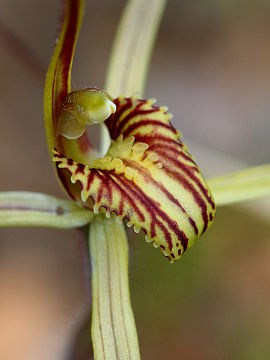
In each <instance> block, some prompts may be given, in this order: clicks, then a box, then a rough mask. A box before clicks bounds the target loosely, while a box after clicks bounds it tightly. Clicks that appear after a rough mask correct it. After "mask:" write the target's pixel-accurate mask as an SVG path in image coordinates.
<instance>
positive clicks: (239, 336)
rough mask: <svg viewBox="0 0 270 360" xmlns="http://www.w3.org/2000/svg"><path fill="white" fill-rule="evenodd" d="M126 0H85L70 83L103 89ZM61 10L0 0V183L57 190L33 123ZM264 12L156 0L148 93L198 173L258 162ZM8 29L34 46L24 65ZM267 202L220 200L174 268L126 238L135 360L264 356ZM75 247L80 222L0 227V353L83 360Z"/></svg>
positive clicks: (265, 123)
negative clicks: (138, 355) (170, 117)
mask: <svg viewBox="0 0 270 360" xmlns="http://www.w3.org/2000/svg"><path fill="white" fill-rule="evenodd" d="M124 4H125V1H120V0H114V1H112V0H103V1H92V0H88V1H87V8H86V14H85V18H84V22H83V28H82V32H81V35H80V38H79V44H78V47H77V51H76V56H75V62H74V69H73V84H74V89H78V88H82V87H85V86H93V85H96V86H99V87H102V84H103V83H104V77H105V70H106V65H107V63H108V57H109V53H110V49H111V45H112V40H113V35H114V32H115V29H116V26H117V21H118V19H119V17H120V13H121V10H122V8H123V6H124ZM60 14H61V1H60V0H59V1H52V0H48V1H33V0H24V1H18V0H10V1H8V0H0V22H1V23H2V25H1V26H0V49H1V50H0V79H1V87H0V115H1V123H0V129H1V135H2V136H1V141H0V153H1V176H0V190H1V191H3V190H30V191H40V192H44V193H48V194H52V195H57V196H64V195H63V194H62V193H61V190H60V189H59V187H58V184H57V182H56V180H55V178H54V174H53V172H52V169H51V165H50V162H49V158H48V154H47V148H46V143H45V135H44V129H43V120H42V97H43V81H44V76H45V70H46V67H47V65H48V62H49V60H50V56H51V54H52V51H53V46H54V41H55V37H56V30H57V28H58V19H59V17H60ZM269 18H270V2H269V1H268V0H257V1H251V0H234V1H225V0H220V1H216V0H205V1H203V2H198V1H194V0H192V1H179V0H170V1H169V2H168V7H167V10H166V13H165V16H164V19H163V22H162V26H161V30H160V33H159V36H158V40H157V43H156V47H155V50H154V54H153V58H152V62H151V67H150V73H149V78H148V83H147V84H148V85H147V91H146V95H147V96H149V97H155V98H157V99H158V100H159V103H161V104H162V105H163V104H164V105H168V106H169V108H170V111H171V112H172V113H174V115H175V118H174V123H175V124H176V125H177V127H178V128H179V129H181V131H182V132H183V133H184V137H185V139H186V141H187V143H188V144H189V145H190V148H191V152H192V153H194V154H195V157H196V159H197V161H198V163H199V164H200V165H201V168H202V169H203V170H204V173H205V174H206V175H214V174H221V173H224V172H227V171H230V170H234V169H238V168H241V167H244V166H245V165H248V164H253V165H255V164H261V163H264V162H268V161H269V153H270V142H269V137H270V136H269V135H270V122H269V118H270V101H269V96H270V66H269V65H270V21H269ZM5 27H8V29H9V31H10V32H11V34H12V35H11V34H9V33H7V32H6V30H5ZM13 36H15V37H17V38H19V39H20V40H22V41H23V42H24V44H25V46H27V47H28V48H29V54H30V53H31V52H32V53H33V56H32V55H31V56H30V58H29V59H28V60H27V59H26V58H27V56H26V55H24V53H23V52H22V51H21V49H20V48H19V47H18V46H17V45H16V41H15V40H14V38H13ZM12 39H13V40H12ZM269 203H270V199H269V198H268V199H265V200H264V201H262V200H258V201H256V202H249V203H247V204H243V205H241V206H234V207H228V208H223V209H219V210H218V213H217V218H216V222H215V223H214V225H213V227H212V228H211V229H210V231H209V232H208V233H207V235H206V236H205V237H204V238H203V239H202V240H201V241H199V242H198V243H197V244H196V245H195V246H194V248H193V249H192V250H190V251H189V253H188V254H186V255H185V256H184V258H183V259H182V260H181V261H180V262H179V263H177V264H174V265H169V264H168V263H167V261H166V260H165V259H164V258H163V257H162V256H161V254H160V253H159V251H154V250H153V248H152V246H150V245H148V244H145V241H144V240H143V238H139V237H136V238H134V239H133V238H132V236H131V237H130V242H131V251H130V275H131V277H130V281H131V290H132V302H133V306H134V312H135V316H136V321H137V326H138V334H139V339H140V344H141V352H142V358H143V359H157V360H159V359H164V358H169V359H185V360H195V359H196V360H204V359H207V360H216V359H220V360H223V359H224V360H225V359H226V360H227V359H237V360H242V359H243V360H249V359H250V360H251V359H252V360H254V359H255V360H256V359H258V360H264V359H269V358H270V311H269V299H270V241H269V240H270V235H269V230H270V224H269V218H270V217H269V209H270V206H269ZM85 252H86V244H85V242H84V236H83V233H82V232H79V231H53V230H45V229H41V230H40V229H18V230H14V229H5V230H1V232H0V359H1V360H18V359H20V360H26V359H27V360H34V359H39V360H49V359H52V360H62V359H63V360H66V359H73V360H86V359H88V356H87V355H85V354H87V352H88V351H89V349H88V344H87V342H88V338H89V337H90V336H89V337H88V336H87V334H86V335H85V333H84V332H82V333H83V336H82V337H80V339H79V340H78V333H79V332H81V329H83V328H84V325H85V322H86V328H87V326H88V327H89V325H88V323H87V319H88V317H89V311H90V290H89V288H90V278H89V265H88V259H87V254H85ZM89 334H90V329H89ZM78 344H79V345H78ZM76 347H77V349H76V350H74V349H75V348H76ZM78 347H79V349H80V351H78Z"/></svg>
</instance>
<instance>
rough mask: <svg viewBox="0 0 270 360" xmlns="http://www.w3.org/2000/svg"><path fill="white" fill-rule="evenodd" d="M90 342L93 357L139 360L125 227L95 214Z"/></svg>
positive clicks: (97, 358)
mask: <svg viewBox="0 0 270 360" xmlns="http://www.w3.org/2000/svg"><path fill="white" fill-rule="evenodd" d="M90 254H91V264H92V342H93V348H94V355H95V359H96V360H100V359H108V360H114V359H115V360H116V359H123V360H129V359H132V360H138V359H140V354H139V345H138V339H137V333H136V326H135V321H134V316H133V312H132V307H131V303H130V295H129V284H128V245H127V237H126V232H125V230H124V228H123V227H122V226H121V225H120V224H118V223H117V222H116V221H115V220H114V219H109V220H105V219H104V218H103V217H102V216H96V217H95V219H94V220H93V222H92V224H91V228H90Z"/></svg>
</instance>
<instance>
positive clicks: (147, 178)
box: [123, 160, 198, 235]
mask: <svg viewBox="0 0 270 360" xmlns="http://www.w3.org/2000/svg"><path fill="white" fill-rule="evenodd" d="M123 162H124V164H125V165H129V166H130V167H132V168H134V169H136V170H137V171H138V172H139V173H140V174H141V175H142V176H143V177H144V179H145V181H146V182H147V183H150V184H153V187H154V188H157V189H159V190H160V191H161V192H163V194H164V195H165V196H166V197H167V198H168V200H170V201H171V202H172V203H174V204H175V205H176V206H177V207H178V208H179V210H180V211H182V212H183V213H184V214H185V215H186V216H187V217H188V218H189V216H188V215H187V213H186V210H185V208H184V207H183V206H182V205H181V204H180V202H179V201H178V200H177V199H176V198H175V197H174V196H173V195H172V194H171V193H170V192H169V191H168V190H167V189H166V188H165V187H164V185H162V184H161V183H160V182H158V181H155V180H154V179H153V177H152V175H151V173H150V172H149V170H148V169H145V168H143V167H142V166H140V165H138V164H137V163H136V162H135V161H131V160H123ZM189 221H190V224H191V226H192V227H193V229H194V232H195V233H196V234H197V235H198V228H197V225H196V223H195V221H194V220H193V219H191V220H189Z"/></svg>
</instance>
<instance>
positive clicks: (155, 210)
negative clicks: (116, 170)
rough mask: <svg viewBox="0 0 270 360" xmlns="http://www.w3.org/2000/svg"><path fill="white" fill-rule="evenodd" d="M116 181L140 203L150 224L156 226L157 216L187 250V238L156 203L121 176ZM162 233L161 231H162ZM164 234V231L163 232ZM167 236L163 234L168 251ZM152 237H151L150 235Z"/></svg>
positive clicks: (169, 243)
mask: <svg viewBox="0 0 270 360" xmlns="http://www.w3.org/2000/svg"><path fill="white" fill-rule="evenodd" d="M118 179H119V180H121V182H122V183H123V184H125V185H126V189H127V190H128V191H129V192H130V193H132V194H133V196H134V197H136V198H137V199H139V200H140V203H141V205H142V206H144V208H145V209H146V211H147V213H148V214H149V215H150V217H151V224H156V223H157V222H159V221H158V220H157V218H156V217H157V216H159V217H160V218H161V219H162V220H163V221H164V222H166V223H167V225H168V227H169V228H170V229H171V230H172V231H173V232H174V233H175V235H176V236H177V237H178V239H179V241H180V242H181V243H182V246H183V248H184V249H186V248H187V244H188V238H187V236H186V234H185V233H184V232H183V231H182V230H180V229H179V227H178V225H177V223H176V222H175V221H174V220H172V219H171V218H170V217H169V216H168V214H166V213H165V212H164V211H163V210H162V209H161V208H160V205H159V203H158V202H156V201H155V200H153V199H152V198H150V197H149V196H148V195H146V194H145V193H144V192H143V191H142V190H141V188H139V187H138V186H137V185H136V184H134V183H132V184H130V181H129V180H127V179H126V178H125V177H124V176H123V175H121V174H118ZM159 227H161V224H159ZM162 231H163V230H162ZM163 233H164V231H163ZM169 235H170V233H169V232H168V234H167V233H166V234H165V233H164V236H165V239H166V241H167V243H168V246H169V249H170V250H172V241H171V237H170V236H169ZM151 236H153V235H151Z"/></svg>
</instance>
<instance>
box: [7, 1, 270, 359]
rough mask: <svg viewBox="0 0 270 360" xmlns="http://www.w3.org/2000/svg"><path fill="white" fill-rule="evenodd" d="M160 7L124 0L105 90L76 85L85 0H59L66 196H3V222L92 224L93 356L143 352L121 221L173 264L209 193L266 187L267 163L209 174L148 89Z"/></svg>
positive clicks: (256, 192) (56, 116) (54, 70)
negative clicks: (94, 131) (96, 141)
mask: <svg viewBox="0 0 270 360" xmlns="http://www.w3.org/2000/svg"><path fill="white" fill-rule="evenodd" d="M164 5H165V0H149V1H147V2H143V1H141V0H131V1H130V2H129V3H128V5H127V7H126V9H125V12H124V15H123V18H122V21H121V23H120V27H119V31H118V34H117V37H116V42H115V45H114V49H113V54H112V58H111V62H110V66H109V72H108V76H107V83H106V85H105V90H101V89H99V88H96V87H94V86H93V84H89V88H86V89H81V90H77V91H72V89H71V67H72V60H73V54H74V51H75V47H76V41H77V38H78V34H79V30H80V25H81V21H82V16H83V8H84V1H83V0H67V1H66V6H65V11H64V17H63V23H62V29H61V33H60V36H59V39H58V41H57V43H56V47H55V50H54V54H53V57H52V60H51V63H50V66H49V69H48V72H47V77H46V82H45V91H44V119H45V128H46V137H47V144H48V150H49V154H50V156H51V159H52V164H53V167H54V169H55V173H56V175H57V178H58V179H59V182H60V184H61V185H62V186H63V189H64V191H65V192H66V194H67V195H68V196H69V197H70V198H71V201H68V200H58V199H55V198H53V197H50V196H47V195H43V194H34V193H14V192H12V193H11V192H8V193H1V194H0V226H51V227H59V228H72V227H80V226H83V225H86V224H89V223H91V226H90V231H89V241H90V256H91V263H92V297H93V309H92V312H93V313H92V342H93V348H94V354H95V359H139V358H140V353H139V346H138V340H137V333H136V327H135V321H134V316H133V312H132V308H131V303H130V295H129V287H128V243H127V238H126V233H125V228H124V226H123V223H126V225H127V226H128V227H132V228H133V229H134V231H135V233H139V232H140V231H142V232H144V234H145V240H146V241H147V242H149V243H152V244H153V246H154V247H155V248H160V249H161V250H162V253H163V254H164V255H165V257H167V258H168V259H169V261H170V262H171V263H173V262H175V261H176V260H179V259H180V257H181V256H182V255H183V253H184V252H185V251H186V250H187V249H188V248H190V247H191V246H192V245H193V244H194V242H195V241H196V240H197V239H198V238H199V237H200V236H201V235H203V234H204V233H205V232H206V230H207V229H208V228H209V226H210V225H211V224H212V222H213V220H214V217H215V210H216V205H215V202H216V204H217V205H224V204H230V203H234V202H238V201H241V200H245V199H251V198H256V197H259V196H266V195H269V194H270V165H264V166H261V167H257V168H253V169H247V170H243V171H240V172H239V173H236V174H228V175H226V176H221V177H219V178H215V179H210V180H209V181H206V180H205V179H204V177H203V175H202V173H201V170H200V168H199V166H198V165H197V163H196V162H195V160H194V158H193V156H192V155H191V153H190V151H189V149H188V148H187V146H186V145H185V143H184V141H183V139H182V135H181V133H180V132H179V131H178V130H177V129H175V128H174V127H173V119H172V115H171V114H170V113H169V112H168V109H167V107H165V106H159V105H157V104H156V101H155V100H154V99H144V98H143V87H144V82H145V78H146V72H147V64H148V60H149V58H150V54H151V48H152V44H153V41H154V38H155V34H156V31H157V28H158V24H159V21H160V18H161V15H162V12H163V9H164ZM130 44H132V46H130ZM127 64H128V65H127ZM95 124H99V125H100V126H101V129H102V144H101V148H102V154H99V153H98V151H97V150H95V149H94V148H93V146H92V145H91V143H90V141H89V139H88V136H87V127H89V126H91V125H95ZM106 129H107V130H106ZM90 130H91V128H90ZM106 131H107V132H108V133H109V136H110V138H109V139H108V136H107V135H106V134H107V133H106ZM211 192H212V193H213V195H214V196H212V194H211ZM214 199H215V200H214Z"/></svg>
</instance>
